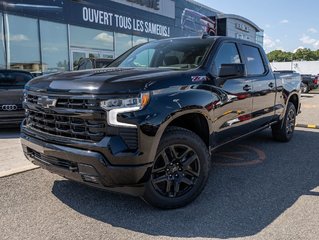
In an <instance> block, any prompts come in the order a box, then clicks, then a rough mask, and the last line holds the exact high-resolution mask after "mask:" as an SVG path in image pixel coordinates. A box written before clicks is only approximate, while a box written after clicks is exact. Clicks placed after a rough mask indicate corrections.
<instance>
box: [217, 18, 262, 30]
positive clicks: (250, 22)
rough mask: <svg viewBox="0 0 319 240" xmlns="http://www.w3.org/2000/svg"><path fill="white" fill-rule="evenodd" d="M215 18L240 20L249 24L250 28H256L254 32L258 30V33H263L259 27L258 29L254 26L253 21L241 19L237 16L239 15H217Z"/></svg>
mask: <svg viewBox="0 0 319 240" xmlns="http://www.w3.org/2000/svg"><path fill="white" fill-rule="evenodd" d="M217 17H218V18H219V19H221V18H234V19H238V20H241V21H243V22H246V23H249V24H250V25H251V26H253V27H254V28H256V30H258V32H263V31H264V30H263V29H262V28H260V27H258V25H257V24H255V23H254V22H253V21H251V20H249V19H247V18H245V17H242V16H239V15H236V14H223V13H222V14H218V15H217Z"/></svg>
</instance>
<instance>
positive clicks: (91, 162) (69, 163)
mask: <svg viewBox="0 0 319 240" xmlns="http://www.w3.org/2000/svg"><path fill="white" fill-rule="evenodd" d="M21 143H22V147H23V151H24V154H25V156H26V157H27V158H28V159H29V160H30V161H31V162H33V163H34V164H35V165H38V166H40V167H42V168H44V169H47V170H48V171H50V172H52V173H56V174H58V175H60V176H62V177H65V178H67V179H71V180H74V181H77V182H81V183H85V184H88V185H91V186H94V187H98V188H102V189H108V190H111V191H116V192H124V193H128V194H131V195H135V196H138V195H141V194H142V193H143V187H144V183H145V182H146V181H147V180H148V175H149V174H148V173H149V171H150V168H151V164H150V163H148V164H141V165H120V166H116V165H112V164H110V162H109V161H108V159H107V158H106V157H105V156H104V155H103V154H101V153H100V152H98V151H91V150H84V149H80V148H76V147H70V146H66V145H59V144H56V143H52V142H47V141H43V140H39V139H37V138H35V137H34V136H31V135H28V134H26V133H25V131H22V133H21ZM104 150H105V149H104Z"/></svg>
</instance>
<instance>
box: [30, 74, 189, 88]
mask: <svg viewBox="0 0 319 240" xmlns="http://www.w3.org/2000/svg"><path fill="white" fill-rule="evenodd" d="M181 74H183V73H182V71H176V70H173V69H168V68H164V69H163V68H104V69H92V70H83V71H74V72H63V73H56V74H50V75H46V76H41V77H37V78H34V79H33V80H31V81H30V82H29V83H28V84H27V85H26V89H27V90H30V91H37V92H55V93H88V94H95V93H98V94H110V93H112V94H117V93H135V92H140V91H143V90H146V89H147V86H148V85H149V84H150V83H151V82H152V81H156V80H159V79H167V78H168V77H169V76H174V78H175V77H176V75H181Z"/></svg>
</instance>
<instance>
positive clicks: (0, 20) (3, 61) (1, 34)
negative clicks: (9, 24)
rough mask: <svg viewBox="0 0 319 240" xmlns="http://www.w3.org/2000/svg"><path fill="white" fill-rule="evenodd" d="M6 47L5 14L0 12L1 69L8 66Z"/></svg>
mask: <svg viewBox="0 0 319 240" xmlns="http://www.w3.org/2000/svg"><path fill="white" fill-rule="evenodd" d="M4 49H5V48H4V31H3V15H2V13H0V69H1V68H6V59H5V55H4V52H5V51H4Z"/></svg>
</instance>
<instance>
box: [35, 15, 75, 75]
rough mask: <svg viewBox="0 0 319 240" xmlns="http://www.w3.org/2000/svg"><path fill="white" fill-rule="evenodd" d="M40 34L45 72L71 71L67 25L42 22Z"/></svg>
mask: <svg viewBox="0 0 319 240" xmlns="http://www.w3.org/2000/svg"><path fill="white" fill-rule="evenodd" d="M40 34H41V48H42V61H43V72H45V73H50V72H57V71H65V70H67V69H69V61H68V40H67V28H66V25H64V24H59V23H53V22H47V21H42V20H40Z"/></svg>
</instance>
